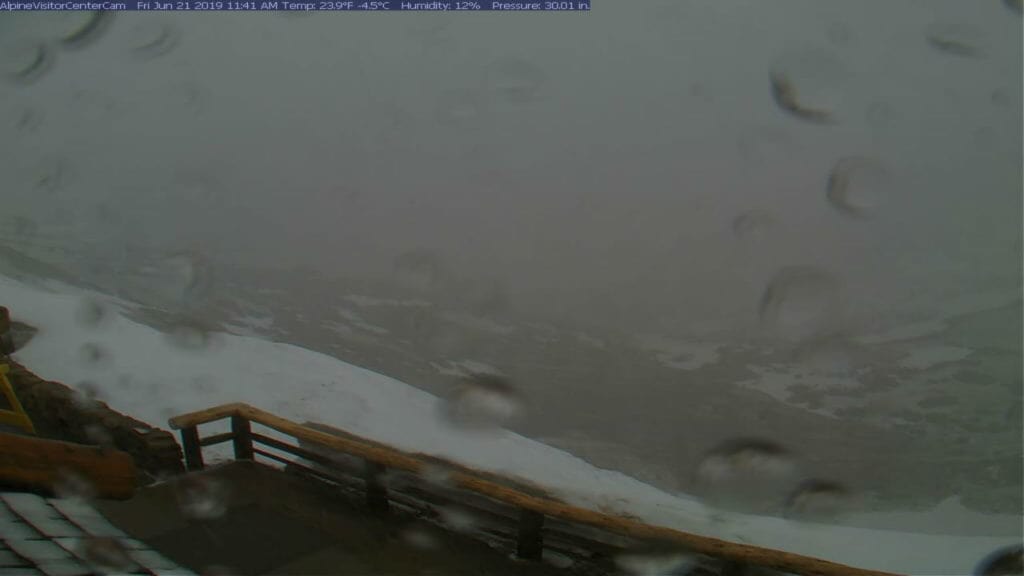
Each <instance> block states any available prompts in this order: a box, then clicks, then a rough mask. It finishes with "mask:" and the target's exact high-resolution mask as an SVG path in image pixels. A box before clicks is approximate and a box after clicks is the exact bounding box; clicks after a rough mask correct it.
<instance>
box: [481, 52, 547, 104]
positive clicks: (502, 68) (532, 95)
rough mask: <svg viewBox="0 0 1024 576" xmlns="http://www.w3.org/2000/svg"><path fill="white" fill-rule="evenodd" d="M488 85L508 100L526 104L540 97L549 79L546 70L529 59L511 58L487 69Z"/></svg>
mask: <svg viewBox="0 0 1024 576" xmlns="http://www.w3.org/2000/svg"><path fill="white" fill-rule="evenodd" d="M486 77H487V85H488V87H489V88H490V89H491V90H492V91H493V92H495V93H496V94H497V95H498V96H500V97H501V98H502V99H504V100H505V101H507V102H512V103H515V104H525V103H529V102H533V101H535V100H537V99H538V98H539V97H540V93H541V88H542V87H543V86H544V83H545V82H546V80H547V77H546V75H545V74H544V71H543V70H541V69H540V68H538V67H537V66H535V65H534V64H532V63H530V62H529V61H527V60H522V59H518V58H510V59H507V60H501V61H499V62H496V63H494V64H492V65H491V66H490V67H489V68H488V70H487V75H486Z"/></svg>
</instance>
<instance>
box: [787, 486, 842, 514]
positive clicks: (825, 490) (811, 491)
mask: <svg viewBox="0 0 1024 576" xmlns="http://www.w3.org/2000/svg"><path fill="white" fill-rule="evenodd" d="M852 501H853V493H852V492H851V491H850V489H849V488H847V487H846V486H843V485H842V484H840V483H838V482H833V481H831V480H815V479H812V480H805V481H803V482H801V483H800V485H799V486H797V488H796V490H794V491H793V492H792V493H791V494H790V495H789V498H787V500H786V515H787V516H788V517H790V518H796V519H801V520H812V521H822V520H830V519H833V518H836V517H838V516H841V515H842V514H844V513H845V512H848V511H849V510H850V508H851V505H852Z"/></svg>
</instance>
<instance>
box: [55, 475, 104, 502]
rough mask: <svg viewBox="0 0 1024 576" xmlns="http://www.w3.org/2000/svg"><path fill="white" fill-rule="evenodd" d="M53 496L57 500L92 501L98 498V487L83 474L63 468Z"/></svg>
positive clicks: (58, 476)
mask: <svg viewBox="0 0 1024 576" xmlns="http://www.w3.org/2000/svg"><path fill="white" fill-rule="evenodd" d="M53 494H54V496H56V497H57V498H65V499H71V500H91V499H93V498H95V497H96V487H95V486H93V485H92V482H90V481H89V480H88V479H87V478H86V477H85V476H83V475H82V474H80V473H78V472H76V471H74V470H70V469H68V468H61V469H60V470H58V471H57V477H56V479H55V480H54V483H53Z"/></svg>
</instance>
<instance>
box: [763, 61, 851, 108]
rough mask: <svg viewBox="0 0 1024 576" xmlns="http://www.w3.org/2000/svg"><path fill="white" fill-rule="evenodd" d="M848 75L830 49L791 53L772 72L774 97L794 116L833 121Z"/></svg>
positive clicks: (770, 73) (771, 81)
mask: <svg viewBox="0 0 1024 576" xmlns="http://www.w3.org/2000/svg"><path fill="white" fill-rule="evenodd" d="M846 75H847V73H846V67H845V66H844V65H843V63H842V62H840V61H839V60H838V59H837V58H835V57H833V56H831V55H829V54H828V53H827V52H823V51H821V50H807V51H802V52H795V53H791V54H788V55H786V56H783V57H782V58H780V59H779V60H778V61H777V62H776V63H775V65H774V66H772V68H771V70H770V72H769V80H770V85H771V95H772V99H773V100H774V101H775V104H776V105H777V106H778V107H779V108H781V109H782V110H783V111H785V112H786V113H787V114H790V115H791V116H794V117H796V118H799V119H801V120H804V121H807V122H811V123H815V124H828V123H832V122H835V121H836V119H837V115H838V113H839V111H840V109H841V107H842V101H843V98H844V97H845V94H844V91H845V90H846V88H847V87H846Z"/></svg>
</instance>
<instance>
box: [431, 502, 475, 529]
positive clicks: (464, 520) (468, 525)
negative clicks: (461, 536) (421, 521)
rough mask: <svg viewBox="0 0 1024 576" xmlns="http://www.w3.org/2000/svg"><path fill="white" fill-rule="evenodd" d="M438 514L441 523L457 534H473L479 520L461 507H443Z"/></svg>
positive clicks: (438, 510)
mask: <svg viewBox="0 0 1024 576" xmlns="http://www.w3.org/2000/svg"><path fill="white" fill-rule="evenodd" d="M437 513H438V519H439V520H440V521H441V523H442V524H444V525H445V526H446V527H447V528H450V529H451V530H453V531H455V532H472V531H473V530H475V529H476V526H477V519H476V518H475V517H474V516H473V514H472V513H470V512H469V511H467V510H466V509H464V508H462V507H460V506H441V507H439V508H438V509H437Z"/></svg>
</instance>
